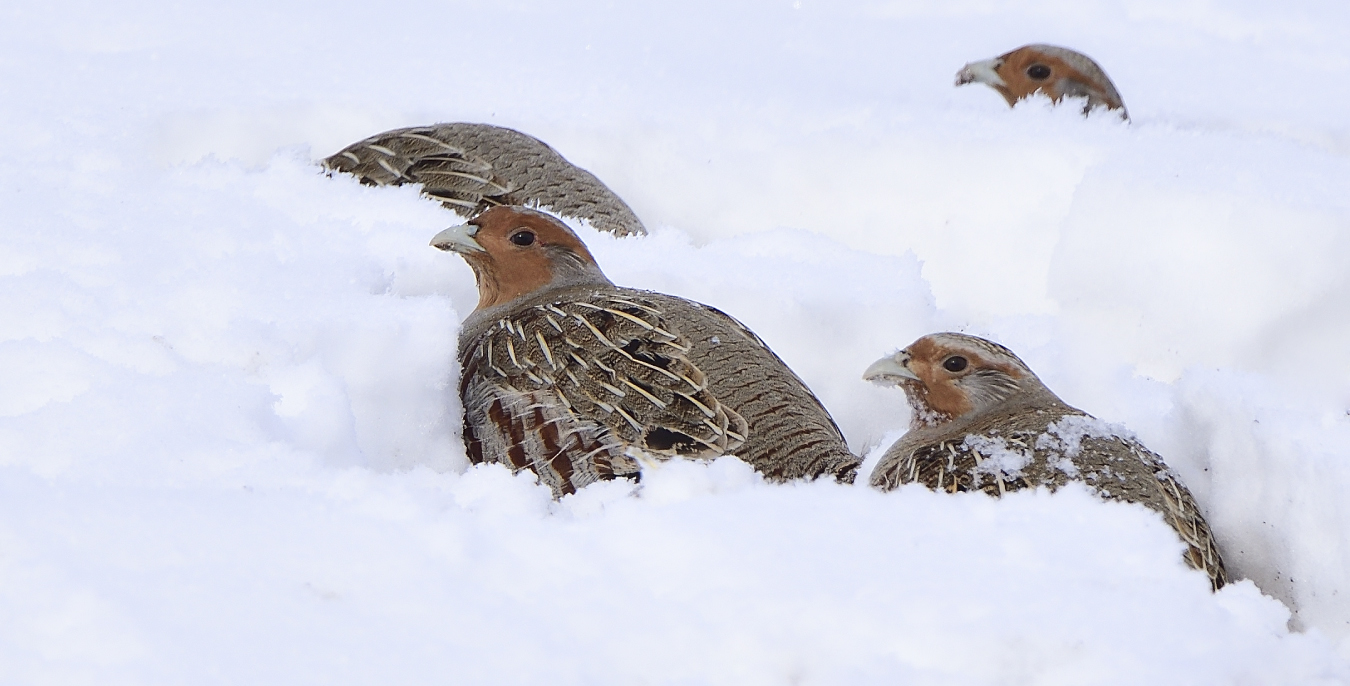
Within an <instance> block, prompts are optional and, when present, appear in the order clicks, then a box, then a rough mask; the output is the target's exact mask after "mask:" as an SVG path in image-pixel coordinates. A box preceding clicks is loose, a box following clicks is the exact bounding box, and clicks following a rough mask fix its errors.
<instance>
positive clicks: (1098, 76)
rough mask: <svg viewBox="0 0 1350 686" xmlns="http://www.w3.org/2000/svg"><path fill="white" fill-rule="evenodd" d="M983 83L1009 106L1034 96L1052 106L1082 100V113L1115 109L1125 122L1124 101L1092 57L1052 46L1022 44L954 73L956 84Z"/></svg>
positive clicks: (1126, 116)
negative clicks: (1070, 99)
mask: <svg viewBox="0 0 1350 686" xmlns="http://www.w3.org/2000/svg"><path fill="white" fill-rule="evenodd" d="M968 83H983V84H985V85H987V86H989V87H990V88H993V89H994V90H996V91H998V92H999V94H1000V95H1002V96H1003V99H1004V100H1007V101H1008V106H1009V107H1012V106H1014V105H1016V104H1017V103H1018V102H1019V101H1021V100H1022V99H1024V98H1027V97H1030V96H1031V95H1033V94H1035V93H1041V94H1044V95H1045V96H1046V97H1048V98H1050V100H1051V101H1052V102H1054V103H1055V104H1059V102H1060V101H1061V100H1063V99H1064V98H1074V97H1081V98H1085V99H1086V102H1084V104H1083V114H1085V115H1086V114H1087V113H1088V112H1090V111H1092V109H1093V108H1096V107H1105V108H1106V109H1108V110H1119V111H1120V116H1121V118H1123V119H1126V120H1128V119H1129V118H1130V116H1129V114H1128V113H1127V112H1126V110H1125V102H1124V101H1123V100H1121V98H1120V93H1118V92H1116V86H1115V84H1113V83H1111V79H1110V78H1108V77H1107V76H1106V72H1105V71H1103V70H1102V68H1101V67H1100V66H1098V65H1097V63H1096V62H1094V61H1092V58H1090V57H1088V56H1087V55H1084V54H1083V53H1081V52H1075V51H1073V50H1069V49H1068V48H1061V47H1058V46H1054V45H1042V44H1036V45H1024V46H1022V47H1020V48H1018V49H1016V50H1013V51H1012V52H1007V53H1004V54H1002V55H999V56H998V57H994V58H992V59H987V60H980V61H978V62H971V63H970V64H967V65H966V66H965V67H963V68H962V69H961V71H959V72H957V73H956V85H958V86H964V85H966V84H968Z"/></svg>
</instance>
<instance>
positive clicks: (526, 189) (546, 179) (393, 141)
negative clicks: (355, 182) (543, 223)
mask: <svg viewBox="0 0 1350 686" xmlns="http://www.w3.org/2000/svg"><path fill="white" fill-rule="evenodd" d="M323 165H324V166H325V167H326V168H328V169H331V170H334V171H340V172H344V173H349V174H353V175H355V176H357V177H358V178H360V179H361V182H362V183H367V184H371V185H379V186H387V185H402V184H405V183H420V184H422V192H423V193H424V194H426V195H427V196H429V197H431V198H433V199H435V200H438V201H440V202H441V203H442V204H443V205H445V206H446V207H447V208H448V209H451V210H453V211H454V212H456V213H457V214H459V215H460V216H463V217H472V216H474V215H477V214H478V213H479V212H482V211H484V210H486V209H488V208H489V207H492V206H495V205H532V206H537V207H541V208H544V209H548V210H552V211H554V212H557V213H558V214H561V215H564V216H568V217H576V218H578V219H584V220H586V221H588V222H590V223H591V225H593V226H595V228H597V229H600V230H602V231H609V232H611V233H614V234H617V235H620V236H625V235H628V234H639V235H641V234H645V233H647V229H646V227H644V226H643V225H642V222H641V221H640V220H639V219H638V218H637V215H635V214H633V210H632V209H630V208H629V207H628V205H627V203H625V202H624V201H623V200H622V199H621V198H619V196H618V195H616V194H615V193H614V192H613V191H611V190H610V189H609V187H607V186H606V185H605V184H604V183H602V182H601V181H600V180H599V179H597V178H596V177H595V176H594V175H592V174H591V173H590V172H588V171H586V170H584V169H581V168H580V167H577V166H575V165H573V164H572V163H570V162H568V161H567V160H566V159H564V158H563V157H562V155H559V154H558V153H557V152H556V151H554V150H553V148H550V147H549V146H548V145H547V144H545V143H544V142H543V141H540V140H538V139H536V138H534V137H532V136H528V135H525V134H523V133H520V132H519V131H514V130H512V129H506V128H502V127H499V126H490V125H487V124H465V123H456V124H437V125H435V126H420V127H413V128H406V129H395V130H393V131H386V132H385V133H381V134H379V135H376V136H372V137H370V138H367V139H365V140H363V141H360V142H358V143H354V144H352V145H349V146H347V147H346V148H344V149H343V150H341V151H340V152H338V153H337V154H335V155H332V156H331V157H328V158H327V159H325V160H324V161H323Z"/></svg>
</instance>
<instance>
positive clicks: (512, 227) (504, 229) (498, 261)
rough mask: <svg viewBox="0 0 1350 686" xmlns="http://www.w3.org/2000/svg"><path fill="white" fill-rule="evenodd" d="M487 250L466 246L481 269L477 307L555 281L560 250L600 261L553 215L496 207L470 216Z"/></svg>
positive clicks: (477, 238)
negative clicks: (555, 268) (471, 248)
mask: <svg viewBox="0 0 1350 686" xmlns="http://www.w3.org/2000/svg"><path fill="white" fill-rule="evenodd" d="M469 224H472V225H474V226H476V227H478V228H477V230H476V231H474V233H473V240H474V241H475V242H477V243H478V245H480V246H482V248H483V251H482V252H474V251H461V254H463V256H464V259H465V260H467V261H468V262H469V265H470V266H472V267H473V269H474V272H475V273H476V274H477V275H478V296H479V300H478V309H480V310H481V309H484V308H488V307H492V306H494V305H500V304H502V303H506V302H510V301H512V300H514V299H516V298H518V297H520V296H522V295H527V294H529V293H533V292H534V291H537V290H539V289H540V288H543V287H545V286H547V285H548V284H549V283H551V282H552V281H553V279H554V276H555V270H554V266H555V260H557V259H558V252H559V251H565V252H569V253H572V254H573V255H575V256H576V257H577V258H579V259H580V260H582V261H583V262H587V263H590V264H595V258H594V257H592V256H591V253H590V251H589V250H587V249H586V245H585V244H584V243H582V242H581V239H580V238H577V236H576V234H574V233H572V231H571V229H568V228H567V227H566V226H565V225H563V224H562V223H561V222H559V221H557V220H556V219H553V218H552V217H549V216H548V215H545V214H542V213H539V212H533V211H529V210H520V209H517V208H514V207H506V206H502V207H494V208H492V209H490V210H488V211H487V212H484V213H483V214H481V215H479V216H478V217H476V218H474V219H473V220H471V221H470V222H469Z"/></svg>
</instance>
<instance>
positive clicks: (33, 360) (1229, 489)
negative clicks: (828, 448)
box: [0, 0, 1350, 685]
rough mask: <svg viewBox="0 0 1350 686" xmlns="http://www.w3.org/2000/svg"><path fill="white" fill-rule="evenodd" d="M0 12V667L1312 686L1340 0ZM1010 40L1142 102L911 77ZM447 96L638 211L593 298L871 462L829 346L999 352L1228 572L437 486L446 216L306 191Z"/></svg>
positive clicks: (1341, 560) (845, 373) (835, 516)
mask: <svg viewBox="0 0 1350 686" xmlns="http://www.w3.org/2000/svg"><path fill="white" fill-rule="evenodd" d="M0 16H3V20H2V21H0V93H3V96H4V103H5V104H4V106H3V107H0V145H2V146H3V150H4V154H3V155H0V194H2V195H3V201H0V240H2V241H3V244H2V245H0V283H3V287H0V302H2V303H3V310H2V311H3V317H0V491H2V494H0V616H3V617H4V618H5V620H4V621H3V622H0V681H2V682H4V683H15V684H179V683H227V684H235V683H238V684H287V685H294V684H373V683H387V684H419V683H436V684H443V683H466V684H467V683H558V684H601V683H614V684H633V683H672V684H675V683H678V684H702V683H715V684H786V683H794V684H844V683H848V684H869V683H878V684H880V683H885V684H1106V683H1112V684H1140V683H1194V684H1231V683H1243V684H1267V683H1281V684H1293V683H1346V682H1350V663H1348V662H1347V659H1350V583H1348V582H1350V554H1348V552H1347V534H1350V499H1347V498H1346V497H1344V493H1345V492H1346V491H1347V490H1348V489H1350V460H1347V458H1348V457H1350V448H1347V446H1350V415H1348V412H1350V355H1347V354H1346V351H1347V350H1350V271H1348V270H1347V265H1348V264H1350V193H1348V192H1347V189H1350V119H1347V117H1346V113H1347V111H1350V91H1347V90H1346V88H1345V86H1344V84H1345V83H1347V82H1350V5H1346V4H1345V3H1343V2H1332V1H1330V0H1328V1H1325V2H1315V1H1308V2H1299V1H1292V2H1287V3H1262V2H1256V1H1255V0H1234V1H1233V2H1227V3H1217V2H1212V1H1210V0H1122V1H1101V2H1096V1H1092V0H1081V1H1080V0H1074V1H1073V2H1068V1H1065V0H1033V1H1029V2H1024V3H1008V2H992V1H989V0H942V1H941V2H938V1H933V0H916V1H913V2H906V1H899V0H896V1H890V2H855V3H825V2H819V1H818V0H800V1H790V0H789V1H783V2H760V3H736V4H727V3H721V2H708V1H706V0H691V1H689V2H680V3H659V4H658V3H602V2H591V3H547V2H541V1H539V0H517V1H514V2H510V3H468V2H401V3H349V2H325V3H320V2H309V3H303V2H292V1H289V0H270V1H269V2H257V1H255V0H239V1H237V2H231V3H215V4H210V5H208V4H197V5H181V4H175V3H167V2H159V1H156V0H145V1H143V2H136V3H129V2H116V1H114V2H101V3H95V2H63V1H61V0H56V1H54V2H50V3H10V4H9V5H7V6H6V7H4V8H3V10H2V11H0ZM1033 42H1048V43H1054V44H1060V45H1066V46H1069V47H1074V48H1077V49H1080V50H1083V51H1084V52H1086V53H1088V54H1089V55H1091V56H1092V57H1093V58H1094V59H1096V60H1097V61H1098V62H1099V63H1100V64H1101V65H1102V66H1103V67H1104V68H1105V69H1106V71H1107V72H1108V73H1109V74H1110V75H1111V77H1112V78H1113V79H1114V80H1115V83H1116V85H1117V86H1118V88H1119V89H1120V91H1121V93H1122V94H1123V96H1124V98H1125V101H1126V103H1127V105H1128V106H1129V110H1130V113H1131V115H1132V116H1133V117H1134V120H1133V122H1132V123H1129V124H1125V123H1122V122H1119V121H1117V120H1116V119H1115V117H1112V116H1093V117H1091V118H1087V119H1085V118H1083V117H1081V116H1079V115H1078V114H1077V112H1076V108H1074V107H1065V108H1057V109H1055V108H1050V107H1049V106H1048V105H1047V103H1046V102H1044V101H1043V100H1038V101H1032V102H1029V103H1027V104H1024V105H1022V106H1020V107H1018V108H1017V109H1015V110H1009V109H1008V108H1007V107H1006V106H1005V105H1004V103H1003V101H1002V99H1001V98H999V97H998V95H997V94H995V93H994V92H993V91H991V90H989V89H987V88H984V87H981V86H968V87H964V88H959V89H958V88H953V87H952V80H953V77H954V74H955V72H956V71H957V70H958V69H959V68H960V67H961V66H962V65H963V64H965V63H966V62H969V61H972V60H977V59H984V58H987V57H992V56H995V55H997V54H1000V53H1002V52H1004V51H1006V50H1009V49H1012V48H1014V47H1017V46H1019V45H1022V44H1026V43H1033ZM437 121H476V122H490V123H494V124H499V125H504V126H511V127H515V128H519V129H521V130H523V131H526V132H529V133H531V134H533V135H536V136H538V137H540V138H542V139H543V140H545V141H547V142H548V143H550V144H551V145H553V146H554V147H555V148H556V149H558V150H559V151H560V152H562V153H563V154H564V155H566V156H567V157H568V158H569V159H571V160H572V161H573V162H575V163H577V164H579V165H581V166H583V167H586V168H587V169H589V170H591V171H592V172H594V173H595V174H596V175H597V176H599V177H600V178H601V179H603V180H604V181H605V182H606V183H608V184H609V185H610V186H611V187H612V188H614V189H615V190H616V191H617V192H618V193H619V194H620V195H622V196H623V197H624V198H625V199H626V200H628V202H629V203H630V204H631V205H632V206H633V208H634V210H635V211H636V212H637V213H638V215H639V216H641V217H642V218H643V219H644V220H645V222H646V223H647V224H648V226H649V227H652V228H653V232H652V235H650V236H648V237H646V238H640V239H615V238H612V237H609V236H606V235H600V234H597V233H594V232H590V233H588V234H583V235H584V237H585V239H586V240H587V241H588V243H589V244H590V245H591V247H592V249H593V251H594V253H595V255H596V257H597V259H598V260H599V262H600V263H601V265H602V266H603V268H604V269H605V271H606V272H607V273H608V274H609V276H610V277H611V278H612V279H613V280H614V281H615V282H617V283H619V284H623V285H629V286H635V287H641V288H649V289H654V290H659V291H663V292H668V293H674V294H677V295H681V296H685V297H689V298H692V299H695V300H699V301H702V302H706V303H709V304H712V305H714V306H716V307H719V308H721V309H723V310H725V311H727V312H729V313H731V314H732V315H734V316H736V317H738V318H740V319H741V320H742V321H744V322H745V323H747V324H748V325H749V326H750V327H751V328H753V329H754V330H755V331H756V332H757V333H759V334H760V335H761V337H763V338H764V339H765V340H766V341H767V342H768V343H769V344H770V345H771V346H772V347H773V348H774V349H775V350H776V351H777V352H778V353H779V354H780V355H781V356H782V357H783V358H784V359H785V360H786V361H787V362H788V363H789V364H790V365H791V366H792V367H793V368H794V369H795V370H797V371H798V373H799V374H800V375H801V376H802V377H803V378H804V379H805V380H806V381H807V382H808V383H809V385H810V386H811V387H812V388H813V389H814V390H815V391H816V392H817V394H818V395H819V396H820V397H821V399H822V400H823V402H824V403H825V404H826V405H827V406H828V407H829V409H830V410H831V411H832V412H833V413H834V415H835V417H836V418H837V419H838V421H839V424H840V426H841V427H842V428H843V430H844V432H845V434H846V435H847V437H848V439H849V441H850V444H851V445H852V447H853V448H854V449H855V450H858V451H860V452H866V453H867V454H868V455H869V460H868V461H867V463H866V466H865V469H867V468H870V466H871V465H872V464H874V463H875V462H876V460H877V459H878V455H879V450H880V449H881V448H882V447H884V446H885V445H887V444H888V443H889V442H890V441H893V440H895V439H896V438H897V437H898V436H899V435H900V434H901V433H902V432H903V430H904V428H905V427H906V426H907V423H908V416H909V415H908V410H907V409H906V407H905V402H904V398H903V394H902V393H900V392H898V391H897V390H895V389H884V388H877V387H874V386H871V385H869V384H866V383H864V382H862V381H861V380H860V379H859V376H860V375H861V373H862V370H863V369H864V368H866V366H867V365H868V364H869V363H870V362H871V361H872V360H874V359H876V358H877V357H880V356H881V355H883V354H886V353H889V352H891V351H893V350H895V349H896V348H899V347H902V346H904V345H907V344H908V343H910V342H911V341H913V340H914V339H915V338H917V337H918V336H920V335H922V334H925V333H929V332H933V331H939V330H962V331H966V332H969V333H973V334H977V335H983V336H988V337H990V338H993V339H995V340H998V341H1000V342H1002V343H1004V344H1006V345H1008V346H1010V347H1011V348H1012V349H1013V350H1015V351H1017V353H1018V354H1019V355H1020V356H1021V357H1022V358H1023V359H1025V360H1026V361H1027V362H1028V364H1030V366H1031V367H1032V368H1033V369H1034V370H1036V372H1037V373H1038V375H1039V376H1040V377H1041V378H1042V379H1043V380H1045V382H1046V383H1047V385H1049V386H1050V387H1051V388H1052V389H1054V390H1055V391H1056V392H1058V393H1059V394H1060V396H1061V397H1062V398H1064V399H1065V400H1066V401H1067V402H1069V403H1070V404H1072V405H1074V406H1076V407H1080V408H1082V409H1084V410H1086V411H1088V412H1091V413H1093V414H1094V415H1096V416H1098V417H1101V418H1102V419H1103V420H1105V421H1109V422H1113V423H1119V424H1122V425H1124V426H1127V427H1129V430H1130V431H1133V432H1134V433H1135V434H1136V435H1138V436H1139V437H1140V439H1141V440H1143V441H1144V442H1145V443H1146V444H1147V445H1148V446H1149V447H1150V448H1152V449H1153V450H1155V451H1156V452H1158V453H1159V454H1161V455H1163V456H1164V457H1165V458H1166V459H1167V461H1168V463H1169V464H1170V465H1171V466H1172V467H1173V468H1174V469H1175V470H1176V471H1177V472H1178V473H1179V474H1180V475H1181V476H1182V477H1183V478H1184V480H1185V481H1186V483H1187V484H1188V485H1189V486H1190V488H1191V490H1192V491H1193V492H1194V493H1195V495H1196V497H1197V499H1198V500H1199V502H1200V503H1201V505H1202V506H1203V507H1204V508H1205V511H1206V513H1207V515H1208V517H1209V521H1210V523H1211V524H1212V525H1213V528H1214V530H1215V532H1216V533H1217V535H1218V537H1219V540H1220V544H1221V547H1222V550H1223V553H1224V556H1225V558H1226V560H1227V562H1228V565H1229V570H1230V573H1232V574H1233V576H1234V577H1235V578H1242V579H1245V580H1244V581H1241V582H1238V583H1234V584H1232V585H1230V586H1229V587H1227V588H1225V589H1224V590H1222V591H1221V592H1219V593H1210V591H1209V590H1208V587H1207V584H1206V582H1205V580H1204V578H1203V576H1202V575H1200V574H1198V573H1196V572H1194V571H1191V570H1189V569H1187V568H1186V567H1185V566H1184V565H1183V564H1182V562H1181V557H1180V552H1181V543H1180V542H1179V541H1178V539H1177V538H1176V536H1175V535H1173V533H1172V532H1171V531H1170V530H1169V529H1168V528H1167V527H1166V526H1165V525H1164V524H1163V523H1162V521H1161V519H1160V518H1159V517H1158V516H1156V515H1155V514H1153V513H1151V512H1149V511H1148V510H1145V509H1144V508H1142V507H1137V506H1131V505H1125V504H1119V503H1103V502H1100V501H1098V500H1097V499H1095V498H1093V497H1092V496H1090V495H1089V494H1088V493H1087V492H1086V490H1085V489H1082V488H1076V487H1071V488H1066V489H1063V490H1061V491H1059V492H1057V493H1054V494H1050V493H1047V492H1044V491H1039V492H1023V493H1016V494H1012V495H1009V496H1008V497H1006V498H1003V499H1002V500H994V499H991V498H988V497H986V496H983V495H975V494H971V495H957V496H951V495H944V494H936V493H931V492H928V491H925V490H923V489H921V488H916V487H906V488H902V489H899V490H897V491H894V492H892V493H888V494H880V493H876V492H873V491H871V490H869V489H867V488H866V487H864V486H863V485H861V483H860V484H859V485H858V486H841V485H838V484H834V483H810V484H792V485H773V484H766V483H763V482H762V481H761V480H760V479H759V478H758V477H757V476H756V475H755V474H754V473H753V472H751V471H750V470H749V469H748V467H746V466H745V465H743V464H742V463H740V462H738V461H736V460H734V459H731V458H724V459H721V460H718V461H716V462H713V463H710V464H693V463H672V464H669V465H666V466H664V467H662V468H660V469H657V470H655V471H651V472H649V473H647V474H645V475H644V479H643V484H642V486H641V488H640V489H635V488H634V487H633V486H632V485H631V484H628V483H605V484H598V485H596V486H593V487H591V488H588V489H585V490H583V492H581V493H579V494H577V495H576V496H574V497H569V498H565V499H564V500H563V501H562V502H560V503H554V502H552V501H551V500H550V499H549V497H548V494H547V491H546V489H544V488H543V487H542V486H539V485H537V484H535V483H534V481H533V479H532V478H529V476H528V475H517V476H512V475H511V474H509V473H508V472H507V471H506V470H505V469H503V468H501V467H497V466H486V467H475V468H469V467H468V465H467V463H466V460H465V457H464V453H463V449H462V446H461V443H460V435H459V434H460V427H461V420H460V408H459V405H458V399H457V392H456V389H457V382H458V369H457V364H456V363H455V344H456V335H457V331H458V322H459V321H460V320H461V319H462V318H463V317H464V316H465V315H467V314H468V312H469V311H471V310H472V308H473V307H474V305H475V303H476V296H475V290H474V284H473V278H472V274H471V272H470V271H469V269H468V268H467V267H466V266H465V265H464V264H463V263H462V261H461V260H459V259H458V258H456V257H455V256H453V255H449V254H445V253H440V252H438V251H436V250H434V249H432V248H430V247H428V245H427V242H428V241H429V240H430V238H431V236H432V235H434V234H435V233H436V232H437V231H439V230H440V229H442V228H444V227H445V226H447V225H450V224H453V223H457V221H458V220H457V219H456V218H455V217H453V216H452V215H450V214H449V213H447V212H446V211H444V210H442V209H440V208H439V207H437V206H436V205H434V204H433V203H430V202H427V201H425V200H423V199H420V198H419V197H418V194H417V190H416V189H415V188H393V189H376V188H368V187H363V186H360V185H359V184H357V183H356V182H355V181H353V180H351V179H348V178H328V177H325V176H324V175H322V174H321V173H320V171H319V169H318V168H317V167H316V166H315V160H317V159H319V158H321V157H323V156H325V155H328V154H331V153H332V152H334V151H336V150H337V149H339V148H341V147H342V146H343V145H346V144H347V143H350V142H353V141H355V140H358V139H360V138H363V137H365V136H368V135H371V134H373V133H376V132H379V131H382V130H385V129H389V128H394V127H399V126H410V125H417V124H426V123H432V122H437ZM864 474H865V471H864ZM860 482H865V479H860ZM1341 591H1346V595H1341V594H1340V592H1341Z"/></svg>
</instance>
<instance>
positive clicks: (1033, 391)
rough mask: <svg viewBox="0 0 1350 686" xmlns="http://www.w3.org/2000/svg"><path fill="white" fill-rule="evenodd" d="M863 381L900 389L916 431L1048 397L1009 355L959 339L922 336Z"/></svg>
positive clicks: (997, 347) (873, 368) (943, 335)
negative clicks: (1015, 401) (1025, 399)
mask: <svg viewBox="0 0 1350 686" xmlns="http://www.w3.org/2000/svg"><path fill="white" fill-rule="evenodd" d="M863 378H864V379H866V380H868V381H872V382H875V383H879V384H883V385H899V386H900V387H901V388H902V389H904V391H905V395H906V397H907V398H908V399H909V403H910V406H911V408H913V410H914V419H913V421H914V422H915V426H916V427H917V426H936V425H938V424H942V423H945V422H950V421H953V420H956V419H960V418H963V417H969V416H972V415H975V414H979V413H983V412H992V411H997V410H999V409H1000V408H1002V407H1004V406H1005V403H1007V402H1008V401H1009V400H1013V399H1016V398H1018V397H1043V396H1044V395H1046V394H1049V393H1050V391H1049V390H1048V389H1046V387H1045V385H1044V384H1042V383H1041V380H1040V379H1039V378H1037V377H1036V375H1035V374H1033V373H1032V372H1031V369H1030V368H1028V367H1027V365H1026V363H1024V362H1022V360H1021V359H1020V358H1018V357H1017V355H1015V354H1013V352H1012V351H1011V350H1009V349H1007V348H1005V347H1003V346H1001V345H999V344H997V343H994V342H993V341H988V340H985V339H983V338H977V337H975V336H967V335H965V334H959V333H938V334H931V335H928V336H924V337H923V338H920V339H919V340H917V341H915V342H914V343H913V344H911V345H910V346H909V347H908V348H905V349H904V350H901V351H900V352H897V353H895V354H894V355H890V356H888V357H883V358H881V359H880V360H877V361H876V362H874V363H873V364H872V366H870V367H868V368H867V371H866V372H864V374H863Z"/></svg>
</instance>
